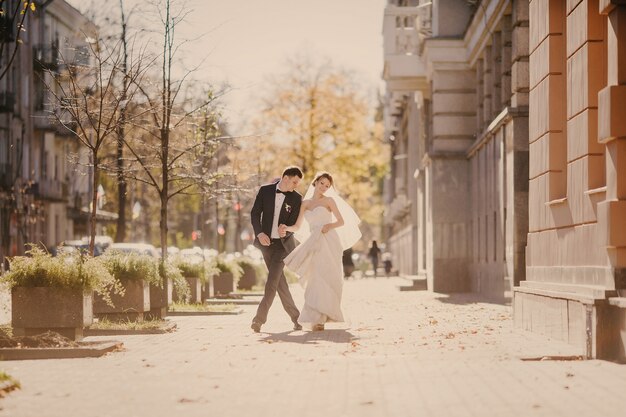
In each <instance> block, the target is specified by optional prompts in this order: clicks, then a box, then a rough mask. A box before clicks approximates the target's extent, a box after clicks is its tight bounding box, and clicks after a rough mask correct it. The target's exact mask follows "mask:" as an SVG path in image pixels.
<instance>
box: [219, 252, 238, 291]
mask: <svg viewBox="0 0 626 417" xmlns="http://www.w3.org/2000/svg"><path fill="white" fill-rule="evenodd" d="M215 266H216V268H217V269H218V270H219V271H220V272H230V273H232V274H233V281H234V283H235V288H237V282H239V278H241V276H242V275H243V269H242V268H241V266H239V264H238V263H237V261H236V260H235V259H228V260H227V259H226V257H224V256H223V255H220V256H217V257H216V258H215Z"/></svg>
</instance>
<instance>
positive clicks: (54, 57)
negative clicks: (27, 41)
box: [33, 42, 59, 69]
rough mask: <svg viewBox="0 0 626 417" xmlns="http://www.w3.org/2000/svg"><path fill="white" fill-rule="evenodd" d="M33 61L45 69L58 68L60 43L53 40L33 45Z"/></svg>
mask: <svg viewBox="0 0 626 417" xmlns="http://www.w3.org/2000/svg"><path fill="white" fill-rule="evenodd" d="M33 62H34V64H35V65H37V66H39V67H41V68H45V69H56V68H58V66H59V44H58V42H52V43H48V44H39V45H35V46H33Z"/></svg>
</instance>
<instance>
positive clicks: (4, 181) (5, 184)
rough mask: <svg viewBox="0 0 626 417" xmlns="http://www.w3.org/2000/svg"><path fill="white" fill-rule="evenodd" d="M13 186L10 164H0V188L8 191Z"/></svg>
mask: <svg viewBox="0 0 626 417" xmlns="http://www.w3.org/2000/svg"><path fill="white" fill-rule="evenodd" d="M12 186H13V170H12V169H11V165H9V164H7V163H4V164H0V190H2V191H9V190H10V189H11V187H12Z"/></svg>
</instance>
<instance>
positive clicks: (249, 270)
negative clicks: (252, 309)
mask: <svg viewBox="0 0 626 417" xmlns="http://www.w3.org/2000/svg"><path fill="white" fill-rule="evenodd" d="M241 268H242V269H243V275H242V276H241V278H239V282H238V283H237V288H238V289H240V290H251V289H252V287H254V286H255V285H256V270H255V269H254V268H253V267H252V266H251V265H248V264H242V265H241Z"/></svg>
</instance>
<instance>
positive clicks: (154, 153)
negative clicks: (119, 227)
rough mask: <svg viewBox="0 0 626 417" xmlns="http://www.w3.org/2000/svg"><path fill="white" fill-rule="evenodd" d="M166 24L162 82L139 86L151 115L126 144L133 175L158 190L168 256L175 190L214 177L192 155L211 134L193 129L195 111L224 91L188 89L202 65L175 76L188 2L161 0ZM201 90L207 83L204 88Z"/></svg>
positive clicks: (179, 192) (181, 190)
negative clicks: (192, 94)
mask: <svg viewBox="0 0 626 417" xmlns="http://www.w3.org/2000/svg"><path fill="white" fill-rule="evenodd" d="M157 7H158V10H159V16H160V20H161V24H162V28H163V34H162V44H161V45H160V48H161V52H160V54H159V55H160V56H159V59H160V60H161V66H160V69H159V75H158V78H159V81H158V83H153V84H148V83H145V84H144V85H141V86H140V87H139V89H140V91H141V93H142V96H143V98H144V99H145V101H146V103H145V105H146V106H145V108H146V111H147V112H148V113H149V116H148V117H149V120H144V123H143V125H141V127H142V128H143V129H144V131H145V133H146V134H145V136H143V137H141V138H140V140H128V139H127V140H126V141H125V142H126V145H127V148H128V149H129V152H130V153H131V154H132V156H133V158H134V159H135V161H136V163H137V166H138V171H136V174H135V176H134V177H133V179H134V180H136V181H139V182H141V183H144V184H147V185H149V186H151V187H153V188H154V190H156V192H157V194H158V196H159V203H160V221H159V230H160V243H161V255H162V259H163V260H165V259H166V258H167V236H168V202H169V201H170V200H171V199H172V198H174V197H175V196H178V195H182V194H186V193H192V192H194V188H195V189H196V192H197V190H198V187H203V186H204V185H206V184H210V183H211V182H212V179H211V178H209V176H207V174H206V173H203V172H202V171H199V170H197V169H195V168H194V166H195V165H196V164H195V162H194V161H193V160H191V159H190V157H193V156H194V155H195V154H196V152H198V151H200V150H202V149H206V146H207V145H206V140H207V138H204V139H202V138H200V137H199V136H198V135H197V134H194V133H193V132H192V131H193V130H194V129H192V126H193V125H194V121H193V120H192V117H193V116H194V115H196V114H197V113H198V112H200V111H201V109H206V110H207V111H212V110H208V109H211V106H213V105H214V104H215V103H216V100H217V99H218V98H219V97H220V96H221V94H222V93H219V94H215V93H214V92H212V91H210V90H209V91H208V92H206V93H205V94H204V95H203V97H201V98H198V95H197V94H195V97H193V98H195V100H191V98H192V97H189V95H188V94H186V93H188V92H189V91H198V90H199V89H198V87H197V86H195V87H194V88H193V89H188V88H186V86H187V84H188V83H189V82H190V81H191V75H192V74H193V73H194V72H195V71H196V70H197V68H198V67H199V65H198V66H196V67H195V68H193V69H190V70H186V71H185V72H184V73H183V75H182V76H181V77H179V78H176V77H175V76H174V75H173V69H174V63H175V61H176V57H177V53H178V52H179V51H180V48H181V47H182V46H183V45H184V44H185V43H186V42H187V41H184V40H183V41H178V40H177V38H176V36H175V35H176V29H177V28H178V26H179V25H180V24H181V23H182V22H184V20H185V18H186V17H187V15H188V14H189V13H190V10H188V9H187V8H186V7H185V6H184V4H183V6H181V7H179V8H174V7H173V6H172V1H171V0H162V1H160V2H159V3H158V4H157ZM200 90H201V91H202V90H203V89H200Z"/></svg>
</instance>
